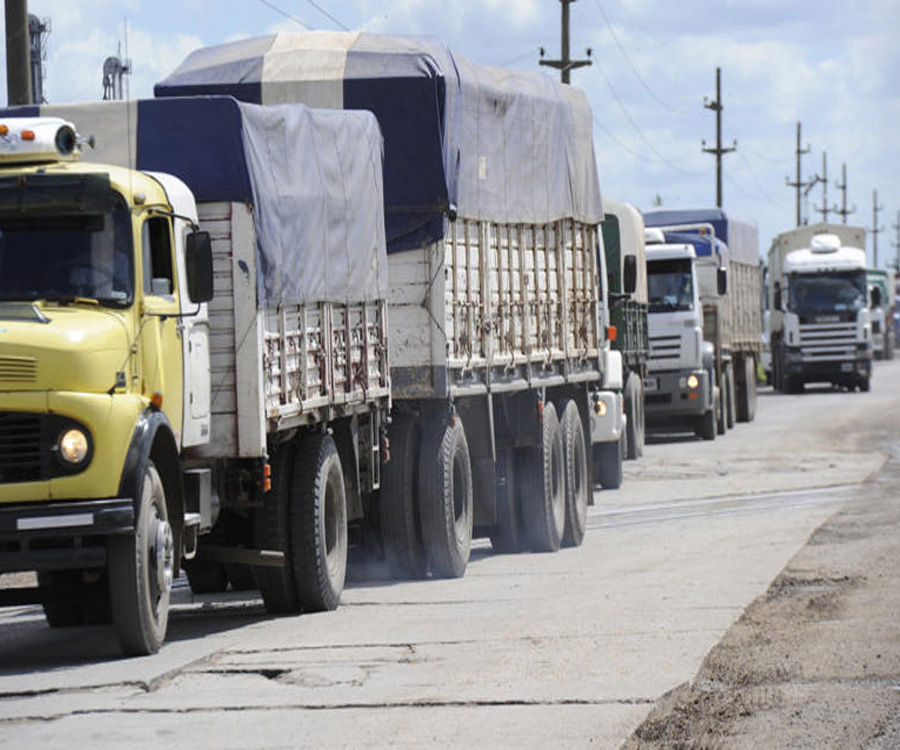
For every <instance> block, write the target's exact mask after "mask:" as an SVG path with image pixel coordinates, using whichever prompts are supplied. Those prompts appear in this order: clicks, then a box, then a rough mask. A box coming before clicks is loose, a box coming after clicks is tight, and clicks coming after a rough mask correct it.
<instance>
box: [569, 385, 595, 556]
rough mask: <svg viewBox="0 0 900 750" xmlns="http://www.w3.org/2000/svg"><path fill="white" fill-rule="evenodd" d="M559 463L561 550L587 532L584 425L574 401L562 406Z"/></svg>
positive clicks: (586, 464) (577, 541)
mask: <svg viewBox="0 0 900 750" xmlns="http://www.w3.org/2000/svg"><path fill="white" fill-rule="evenodd" d="M562 434H563V460H564V461H565V466H566V526H565V533H564V535H563V540H562V543H563V546H565V547H578V546H580V545H581V543H582V542H583V541H584V532H585V530H586V529H587V507H588V494H589V493H590V492H591V486H590V477H588V462H587V448H586V447H585V444H584V425H582V423H581V415H580V414H579V413H578V406H576V404H575V402H574V401H571V400H570V401H569V402H568V403H567V404H566V408H565V411H564V412H563V420H562Z"/></svg>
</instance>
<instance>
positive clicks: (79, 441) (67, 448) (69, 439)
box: [59, 427, 89, 466]
mask: <svg viewBox="0 0 900 750" xmlns="http://www.w3.org/2000/svg"><path fill="white" fill-rule="evenodd" d="M88 447H89V443H88V438H87V435H85V434H84V432H82V431H81V430H79V429H78V428H77V427H70V428H69V429H68V430H66V431H65V432H64V433H63V434H62V435H60V437H59V455H60V456H61V457H62V459H63V461H65V462H66V463H67V464H71V465H72V466H77V465H78V464H80V463H82V462H83V461H84V459H85V458H87V454H88Z"/></svg>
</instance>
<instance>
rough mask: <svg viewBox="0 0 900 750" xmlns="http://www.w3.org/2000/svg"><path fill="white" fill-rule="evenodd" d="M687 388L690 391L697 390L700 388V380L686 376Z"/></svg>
mask: <svg viewBox="0 0 900 750" xmlns="http://www.w3.org/2000/svg"><path fill="white" fill-rule="evenodd" d="M687 387H688V388H690V389H691V390H692V391H695V390H697V388H699V387H700V378H698V377H697V376H696V375H688V379H687Z"/></svg>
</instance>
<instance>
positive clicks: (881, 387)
mask: <svg viewBox="0 0 900 750" xmlns="http://www.w3.org/2000/svg"><path fill="white" fill-rule="evenodd" d="M898 375H900V362H879V363H876V373H875V377H874V378H873V388H872V391H871V392H870V393H866V394H861V393H852V394H851V393H840V392H831V391H825V390H816V389H811V392H809V393H807V394H805V395H803V396H793V397H786V396H781V395H777V394H772V393H770V392H764V393H762V394H761V396H760V400H759V412H758V416H757V420H756V422H755V423H753V424H751V425H744V424H740V425H738V426H737V427H736V429H735V430H734V431H732V432H730V433H729V434H728V435H727V436H724V437H720V438H718V439H717V440H715V441H714V442H713V443H704V442H702V441H697V440H693V439H689V438H686V437H683V436H671V435H662V436H655V437H654V438H653V440H652V442H651V444H650V445H648V446H647V448H646V452H645V456H644V458H643V459H641V460H640V461H638V462H631V463H628V464H627V465H626V471H625V483H624V484H623V487H622V489H621V490H618V491H615V492H600V491H598V492H597V493H596V495H595V499H596V505H595V506H593V507H592V508H591V513H590V516H589V527H590V528H589V532H588V535H587V537H586V539H585V543H584V545H583V546H582V547H580V548H578V549H567V550H563V551H561V552H559V553H557V554H551V555H539V554H525V555H494V554H492V553H491V551H490V549H489V546H487V545H484V544H480V545H478V547H477V549H476V550H475V552H474V554H473V557H472V560H471V562H470V565H469V568H468V570H467V573H466V576H465V578H463V579H461V580H457V581H420V582H410V583H395V582H392V581H390V580H388V579H387V577H386V575H385V571H384V570H383V569H382V568H381V567H380V566H378V565H372V566H369V567H362V566H354V567H353V568H352V572H351V577H352V581H351V583H350V584H349V586H348V588H347V589H346V591H345V595H344V599H343V603H342V606H341V607H340V609H339V610H338V611H336V612H333V613H326V614H317V615H304V616H301V617H292V618H269V617H268V616H266V614H265V612H264V610H263V608H262V605H261V602H260V601H259V600H258V599H257V598H255V595H253V594H252V593H251V594H246V593H232V594H229V595H227V596H224V597H220V598H212V597H193V596H192V595H191V594H190V592H189V591H188V590H187V589H185V588H184V587H183V586H182V587H180V588H179V590H178V592H177V595H176V597H175V599H176V602H177V605H176V607H175V609H174V611H173V615H172V618H171V622H170V634H169V640H168V641H167V643H166V644H165V646H164V647H163V649H162V650H161V652H160V653H159V654H157V655H155V656H153V657H147V658H143V659H121V658H119V656H118V653H117V648H116V646H115V644H114V641H113V640H112V636H111V631H110V629H109V628H105V627H83V628H77V629H55V630H54V629H50V628H48V627H47V626H46V625H45V623H44V620H43V617H42V614H41V611H40V609H38V608H34V607H20V608H11V609H6V610H0V747H10V748H17V749H18V748H55V747H60V748H61V747H66V748H71V747H72V746H73V745H76V746H77V745H79V744H83V745H86V744H88V743H89V744H90V745H91V746H92V747H94V748H101V749H102V748H120V747H122V746H123V745H129V746H132V747H149V746H158V745H160V744H161V743H164V744H165V745H166V746H167V747H188V746H190V747H217V748H279V747H284V748H297V747H316V748H355V747H363V746H365V747H372V748H377V747H410V748H413V747H415V748H422V747H435V748H450V747H453V748H455V747H461V746H466V747H492V748H493V747H509V748H513V747H514V748H517V750H525V749H527V748H547V747H573V748H580V747H599V748H605V747H610V748H616V747H620V746H622V744H623V743H626V742H627V743H629V746H630V747H635V746H636V747H642V746H645V745H646V746H648V747H680V746H683V747H692V746H709V747H720V746H721V747H730V746H735V747H760V746H780V743H779V739H785V738H795V737H796V738H799V740H798V742H799V741H801V740H802V739H803V738H804V737H806V738H812V739H811V741H813V740H814V741H816V742H817V743H818V744H816V745H815V746H816V747H821V746H833V747H838V746H841V747H846V746H853V742H854V741H857V742H860V743H862V742H863V740H861V739H860V736H861V735H858V734H856V732H857V731H859V732H863V731H865V732H868V734H866V737H868V739H867V740H865V742H867V743H868V744H859V745H858V746H861V747H862V746H866V747H873V748H879V747H896V746H897V745H896V744H894V745H891V744H890V742H891V741H892V738H896V737H897V734H896V733H895V734H893V735H892V734H891V731H896V730H892V729H891V727H892V726H893V725H892V724H891V722H892V721H893V722H895V724H897V713H896V710H897V709H896V704H892V703H891V702H890V700H888V699H889V698H890V697H891V696H892V695H895V694H898V692H900V691H898V690H897V689H894V686H895V685H897V684H900V679H896V678H897V674H898V673H897V671H896V670H895V669H894V667H895V666H896V664H897V662H898V653H900V647H898V646H897V643H900V639H897V638H894V639H893V640H891V636H892V635H893V631H891V630H890V629H889V628H888V627H887V625H885V626H884V628H882V629H881V630H878V631H877V633H878V634H879V635H877V637H876V630H874V629H867V628H862V627H860V626H859V624H860V622H866V621H867V617H869V619H870V620H871V621H872V622H876V620H877V617H880V616H881V614H880V613H883V611H884V607H881V608H879V607H880V606H881V604H880V603H883V604H884V606H889V604H888V599H887V598H886V594H885V592H887V591H897V589H898V587H897V585H896V584H897V580H896V577H897V575H900V571H898V570H897V568H896V566H894V567H890V566H886V565H884V560H885V559H888V558H889V556H890V554H894V555H895V558H894V559H900V556H898V555H896V551H897V545H900V533H897V526H896V524H897V523H898V521H897V513H896V510H897V499H896V497H895V496H894V488H895V486H896V484H895V478H896V476H898V475H900V472H896V473H895V471H894V468H893V467H894V466H895V461H896V456H895V455H894V451H895V448H896V446H897V444H898V435H900V426H898V424H897V422H898V420H897V418H896V416H895V415H896V414H898V413H900V409H898V407H900V377H898ZM867 509H868V510H867ZM842 519H851V522H850V523H849V525H848V524H847V523H844V521H843V520H842ZM873 530H875V531H878V533H877V534H875V533H874V531H873ZM853 534H856V537H853ZM848 535H850V536H849V537H848ZM876 538H877V540H878V544H877V545H875V544H873V541H872V540H875V539H876ZM848 539H849V540H850V541H848ZM853 539H855V540H856V541H855V542H854V541H853ZM867 540H868V541H867ZM891 545H893V546H891ZM876 547H877V549H878V550H879V552H878V555H880V556H878V555H876V557H871V558H866V554H868V553H867V550H870V551H871V550H873V549H875V548H876ZM873 554H874V553H873ZM836 555H837V557H836ZM854 556H855V557H854ZM863 558H865V559H863ZM866 560H867V561H866ZM840 561H843V562H840ZM879 561H881V562H880V563H879ZM879 564H880V565H881V568H880V569H878V568H877V565H879ZM876 570H881V574H882V578H880V579H879V578H878V577H877V574H876V573H875V572H874V571H876ZM879 581H880V583H879V584H878V585H880V586H881V589H879V588H878V587H877V586H876V585H875V583H877V582H879ZM773 582H774V585H773ZM0 585H2V579H0ZM865 592H869V594H865ZM873 592H874V593H873ZM893 611H898V610H893ZM877 621H878V622H881V620H877ZM835 623H839V624H835ZM840 623H843V626H841V625H840ZM795 632H796V633H801V632H802V633H805V634H806V639H805V640H800V641H799V642H798V641H797V640H796V639H795V640H793V641H784V639H785V638H786V637H787V635H789V634H791V633H795ZM826 632H830V633H832V634H833V635H834V638H835V639H836V640H833V641H832V643H833V644H840V648H836V649H835V650H833V651H832V652H828V653H829V654H831V656H827V655H826V654H824V653H823V652H822V651H821V650H816V649H815V648H812V645H813V644H816V643H824V642H825V640H824V635H823V634H824V633H826ZM876 642H877V644H879V648H876V649H874V651H873V650H872V649H873V648H874V644H875V643H876ZM772 644H780V645H783V648H781V649H780V650H779V649H778V648H775V650H772ZM767 645H768V647H769V650H767V648H766V646H767ZM875 653H879V654H881V656H880V657H879V658H877V659H876V657H875ZM742 654H743V655H749V656H748V660H746V661H744V662H742V661H740V655H742ZM736 655H737V656H736ZM835 655H837V656H835ZM841 655H843V656H844V658H842V659H841V658H838V656H841ZM736 660H737V661H736ZM863 663H865V664H866V665H867V667H866V670H862V667H861V665H862V664H863ZM877 664H881V665H882V666H883V669H882V670H881V671H877V670H875V671H873V666H872V665H877ZM760 677H764V678H765V679H760ZM841 680H844V683H841ZM866 680H868V682H866ZM826 685H831V686H832V687H834V688H835V689H834V690H833V691H832V693H831V695H832V698H833V699H837V698H844V699H845V702H843V703H841V702H840V701H838V702H836V703H835V702H832V703H828V701H827V700H826V699H825V697H824V696H825V695H826V693H828V691H827V690H826V689H824V688H825V686H826ZM866 685H870V689H866ZM835 686H837V687H841V686H843V688H846V690H844V691H843V692H842V691H841V690H838V689H837V687H835ZM848 686H849V687H848ZM872 686H874V687H872ZM851 688H853V690H851ZM856 688H858V689H856ZM848 690H850V692H847V691H848ZM892 691H893V692H892ZM813 695H815V696H818V698H817V699H816V701H813V702H812V703H810V704H809V705H811V706H813V707H812V708H809V709H808V710H807V711H806V712H805V713H804V709H803V706H804V705H806V704H805V703H804V700H807V699H809V698H810V696H813ZM701 696H714V699H710V700H708V701H706V703H704V701H702V700H699V697H701ZM851 698H852V700H850V699H851ZM723 705H724V706H727V707H728V710H727V711H723V710H721V709H722V706H723ZM687 706H694V707H697V710H696V711H695V712H694V713H690V712H688V711H686V710H685V707H687ZM829 710H831V711H832V713H830V714H829V713H828V711H829ZM704 712H705V713H704ZM798 712H800V714H799V715H800V716H801V718H802V721H801V722H799V723H795V724H791V721H794V720H797V715H798ZM834 712H836V714H835V713H834ZM716 716H718V717H720V718H721V719H722V721H720V722H718V723H716V722H715V721H712V718H710V717H716ZM835 716H837V719H838V722H837V724H836V723H835ZM857 717H863V718H857ZM866 717H867V718H866ZM873 717H874V718H873ZM838 724H839V725H840V726H841V727H846V729H841V730H840V731H837V730H836V729H835V727H836V726H837V725H838ZM677 726H688V727H691V726H693V727H705V728H706V729H708V730H709V732H708V733H707V734H702V733H694V734H690V733H684V732H682V733H681V734H678V733H677V732H676V728H677ZM670 730H671V732H670ZM780 730H781V731H782V732H784V733H779V731H780ZM704 731H705V730H704ZM878 732H881V734H880V735H879V734H878ZM760 738H762V739H763V740H768V741H763V742H762V744H759V742H757V741H758V740H759V739H760ZM854 738H855V739H854ZM848 740H849V744H847V741H848ZM653 743H656V744H653ZM679 743H681V744H679ZM742 743H743V744H742ZM754 743H755V744H754ZM773 743H774V744H773ZM878 743H882V744H880V745H879V744H878ZM885 743H887V744H885ZM797 746H808V747H812V746H813V745H812V744H808V745H803V744H799V745H797Z"/></svg>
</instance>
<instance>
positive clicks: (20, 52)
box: [6, 0, 32, 107]
mask: <svg viewBox="0 0 900 750" xmlns="http://www.w3.org/2000/svg"><path fill="white" fill-rule="evenodd" d="M30 52H31V38H30V37H29V34H28V0H6V91H7V99H8V103H9V106H10V107H14V106H16V105H19V104H32V101H31V56H30Z"/></svg>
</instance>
